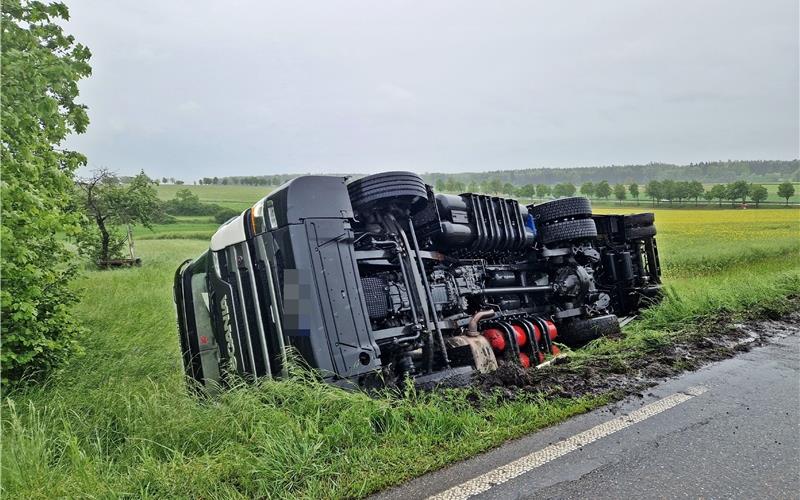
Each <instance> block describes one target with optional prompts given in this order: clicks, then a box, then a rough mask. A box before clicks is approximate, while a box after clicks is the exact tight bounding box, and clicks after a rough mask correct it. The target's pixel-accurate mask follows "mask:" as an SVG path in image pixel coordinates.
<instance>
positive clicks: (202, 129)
mask: <svg viewBox="0 0 800 500" xmlns="http://www.w3.org/2000/svg"><path fill="white" fill-rule="evenodd" d="M798 8H799V7H798V4H797V2H796V1H793V0H777V1H772V2H747V1H744V0H740V1H732V2H729V1H723V0H701V1H696V2H679V3H674V2H640V1H638V0H620V1H618V2H593V1H588V0H587V1H579V0H566V1H564V2H549V1H541V2H529V1H521V0H520V1H515V0H512V1H510V2H503V3H502V4H497V3H487V2H477V1H476V2H469V1H467V2H464V1H461V0H444V1H441V2H434V3H431V2H421V1H410V2H408V1H400V0H387V1H385V2H372V1H368V0H337V1H333V2H308V1H303V0H300V1H298V2H277V1H268V2H256V1H237V2H232V3H228V2H212V1H210V0H207V1H200V2H188V1H175V2H161V1H156V0H138V1H136V2H134V1H132V0H126V1H119V2H94V1H91V0H72V1H71V2H70V9H71V21H70V22H69V23H68V24H67V29H68V31H69V32H70V33H72V34H74V35H75V37H76V39H77V40H78V41H80V42H81V43H85V44H86V45H88V46H89V47H90V48H91V50H92V53H93V59H92V65H93V76H92V77H91V78H90V79H89V80H87V81H85V82H82V84H81V100H82V102H85V103H86V104H87V105H88V106H89V114H90V118H91V120H92V124H91V125H90V127H89V131H88V133H87V134H85V135H83V136H78V137H74V138H71V139H70V141H69V142H70V145H71V146H73V147H75V148H77V149H79V150H81V151H83V152H85V153H86V154H87V155H88V157H89V161H90V166H91V165H93V164H94V165H99V164H102V165H107V166H110V167H112V168H115V169H117V170H120V171H122V172H128V173H130V172H135V171H138V169H140V168H142V167H143V166H144V167H145V168H146V169H147V170H148V171H152V174H153V175H159V176H163V175H167V176H175V177H181V176H186V177H187V178H189V177H197V176H202V175H206V176H207V175H215V174H217V175H218V174H219V172H221V171H224V172H226V173H230V174H242V175H247V174H269V173H275V172H308V171H336V172H370V171H377V170H381V169H385V168H409V169H415V170H419V171H460V170H484V169H496V168H522V167H534V166H572V165H597V164H612V163H616V164H620V163H634V162H648V161H651V160H660V161H670V162H679V163H688V162H692V161H703V160H715V159H727V158H779V159H785V158H793V157H797V156H798V155H800V152H799V151H798V150H800V144H798V141H800V139H799V138H800V125H798V123H799V122H800V116H798V113H799V111H798V110H800V99H799V98H798V90H797V89H798V87H799V86H800V81H799V80H798V74H800V68H799V67H798V60H800V48H798V44H800V42H798V40H800V32H799V31H800V29H799V28H798V23H797V19H798Z"/></svg>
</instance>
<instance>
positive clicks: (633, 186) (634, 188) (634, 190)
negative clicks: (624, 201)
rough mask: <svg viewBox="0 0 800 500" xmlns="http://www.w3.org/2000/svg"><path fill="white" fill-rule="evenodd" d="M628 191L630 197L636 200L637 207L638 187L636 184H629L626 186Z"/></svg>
mask: <svg viewBox="0 0 800 500" xmlns="http://www.w3.org/2000/svg"><path fill="white" fill-rule="evenodd" d="M628 191H629V192H630V193H631V196H633V197H634V198H636V205H637V206H638V205H639V185H638V184H636V183H635V182H633V183H631V185H630V186H628Z"/></svg>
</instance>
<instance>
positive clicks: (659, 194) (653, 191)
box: [644, 181, 664, 205]
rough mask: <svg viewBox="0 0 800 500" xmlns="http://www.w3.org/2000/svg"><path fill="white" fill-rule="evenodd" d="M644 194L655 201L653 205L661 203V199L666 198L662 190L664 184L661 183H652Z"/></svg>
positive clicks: (648, 184)
mask: <svg viewBox="0 0 800 500" xmlns="http://www.w3.org/2000/svg"><path fill="white" fill-rule="evenodd" d="M644 193H645V194H646V195H647V196H649V197H650V199H651V200H653V205H655V204H656V203H661V199H662V198H663V197H664V190H663V189H662V184H661V182H659V181H650V182H648V183H647V185H645V187H644Z"/></svg>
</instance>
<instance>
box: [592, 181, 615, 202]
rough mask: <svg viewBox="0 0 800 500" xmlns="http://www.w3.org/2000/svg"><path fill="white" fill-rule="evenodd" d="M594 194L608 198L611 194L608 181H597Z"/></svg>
mask: <svg viewBox="0 0 800 500" xmlns="http://www.w3.org/2000/svg"><path fill="white" fill-rule="evenodd" d="M594 194H595V195H596V196H597V197H598V198H603V199H604V200H607V199H608V197H609V196H611V186H609V184H608V181H600V182H598V183H597V186H595V188H594Z"/></svg>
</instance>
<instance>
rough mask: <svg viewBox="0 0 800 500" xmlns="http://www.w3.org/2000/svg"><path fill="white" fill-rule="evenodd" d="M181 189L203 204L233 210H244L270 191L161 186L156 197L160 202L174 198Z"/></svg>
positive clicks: (269, 188) (260, 188) (256, 187)
mask: <svg viewBox="0 0 800 500" xmlns="http://www.w3.org/2000/svg"><path fill="white" fill-rule="evenodd" d="M181 189H188V190H190V191H191V192H193V193H194V194H196V195H197V196H199V197H200V201H203V202H205V203H216V204H217V205H220V206H223V207H226V208H232V209H234V210H245V209H246V208H248V207H250V206H252V205H253V203H255V202H257V201H258V200H260V199H261V198H263V197H265V196H266V195H268V194H269V192H270V191H272V187H270V186H221V185H216V186H214V185H212V186H206V185H202V186H194V185H192V186H187V185H180V186H178V185H175V184H161V185H159V186H157V187H156V191H157V192H158V197H159V198H160V199H162V200H169V199H172V198H174V197H175V193H177V192H178V191H180V190H181Z"/></svg>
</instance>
